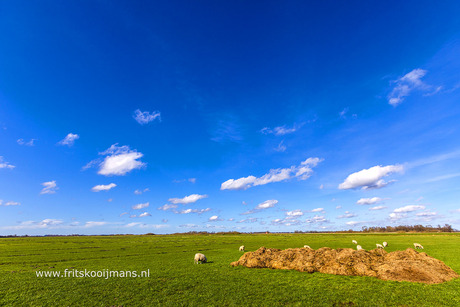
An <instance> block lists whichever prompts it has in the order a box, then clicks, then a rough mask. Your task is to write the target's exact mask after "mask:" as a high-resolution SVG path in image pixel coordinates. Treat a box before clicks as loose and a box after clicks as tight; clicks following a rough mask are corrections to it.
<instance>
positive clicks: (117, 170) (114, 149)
mask: <svg viewBox="0 0 460 307" xmlns="http://www.w3.org/2000/svg"><path fill="white" fill-rule="evenodd" d="M100 154H101V155H105V156H106V157H105V159H104V161H102V163H100V164H99V167H100V168H99V171H98V172H97V173H98V174H99V175H104V176H111V175H117V176H123V175H126V174H127V173H129V172H130V171H132V170H134V169H140V168H142V167H144V166H145V165H146V164H145V163H143V162H141V161H138V159H140V158H142V157H143V154H142V153H140V152H137V151H136V150H131V149H130V148H129V146H126V145H125V146H118V144H113V145H112V146H110V148H108V149H107V150H106V151H104V152H102V153H100Z"/></svg>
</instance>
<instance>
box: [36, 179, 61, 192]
mask: <svg viewBox="0 0 460 307" xmlns="http://www.w3.org/2000/svg"><path fill="white" fill-rule="evenodd" d="M42 186H44V188H43V189H42V190H41V192H40V194H54V193H56V191H57V190H58V189H59V188H58V186H57V183H56V180H53V181H47V182H43V183H42Z"/></svg>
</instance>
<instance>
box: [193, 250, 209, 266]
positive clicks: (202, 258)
mask: <svg viewBox="0 0 460 307" xmlns="http://www.w3.org/2000/svg"><path fill="white" fill-rule="evenodd" d="M207 261H208V259H206V256H205V255H203V254H201V253H196V254H195V264H196V263H198V262H200V263H206V262H207Z"/></svg>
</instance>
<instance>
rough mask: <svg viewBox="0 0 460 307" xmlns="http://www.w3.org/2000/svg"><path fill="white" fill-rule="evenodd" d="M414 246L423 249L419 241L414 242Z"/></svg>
mask: <svg viewBox="0 0 460 307" xmlns="http://www.w3.org/2000/svg"><path fill="white" fill-rule="evenodd" d="M414 248H420V249H423V246H422V244H419V243H414Z"/></svg>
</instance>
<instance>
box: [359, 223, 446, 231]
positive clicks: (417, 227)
mask: <svg viewBox="0 0 460 307" xmlns="http://www.w3.org/2000/svg"><path fill="white" fill-rule="evenodd" d="M361 231H362V232H398V231H399V232H454V231H455V230H454V229H453V228H452V226H451V225H449V224H444V226H441V225H438V226H437V227H434V226H431V225H427V226H423V225H400V226H385V227H377V226H376V227H368V226H363V227H362V229H361Z"/></svg>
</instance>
